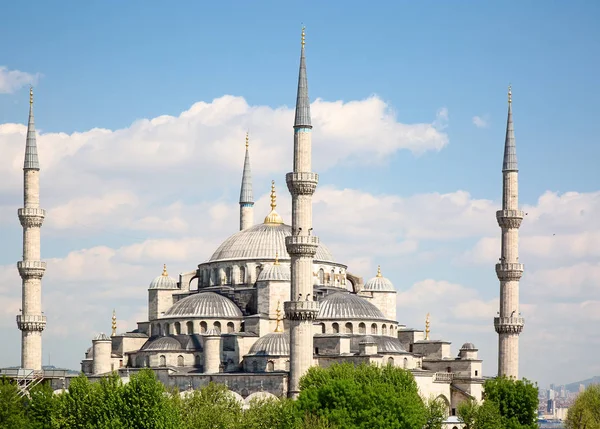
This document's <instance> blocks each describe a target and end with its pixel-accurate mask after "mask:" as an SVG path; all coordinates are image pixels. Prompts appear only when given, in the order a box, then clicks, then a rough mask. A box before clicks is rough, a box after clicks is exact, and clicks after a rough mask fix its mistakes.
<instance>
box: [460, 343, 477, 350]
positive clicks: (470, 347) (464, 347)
mask: <svg viewBox="0 0 600 429" xmlns="http://www.w3.org/2000/svg"><path fill="white" fill-rule="evenodd" d="M460 349H461V350H477V347H475V344H473V343H464V344H463V345H462V346H461V348H460Z"/></svg>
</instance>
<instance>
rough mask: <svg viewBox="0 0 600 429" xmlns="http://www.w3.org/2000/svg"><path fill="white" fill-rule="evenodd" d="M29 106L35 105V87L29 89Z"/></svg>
mask: <svg viewBox="0 0 600 429" xmlns="http://www.w3.org/2000/svg"><path fill="white" fill-rule="evenodd" d="M29 105H30V106H32V105H33V86H30V87H29Z"/></svg>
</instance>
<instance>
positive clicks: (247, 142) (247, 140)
mask: <svg viewBox="0 0 600 429" xmlns="http://www.w3.org/2000/svg"><path fill="white" fill-rule="evenodd" d="M249 144H250V139H249V138H248V131H246V149H248V145H249Z"/></svg>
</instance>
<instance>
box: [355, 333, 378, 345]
mask: <svg viewBox="0 0 600 429" xmlns="http://www.w3.org/2000/svg"><path fill="white" fill-rule="evenodd" d="M358 344H377V341H375V338H373V337H372V336H370V335H366V336H364V337H363V338H362V340H360V341H359V342H358Z"/></svg>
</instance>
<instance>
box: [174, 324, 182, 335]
mask: <svg viewBox="0 0 600 429" xmlns="http://www.w3.org/2000/svg"><path fill="white" fill-rule="evenodd" d="M174 330H175V335H179V334H181V323H179V322H175V329H174Z"/></svg>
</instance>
